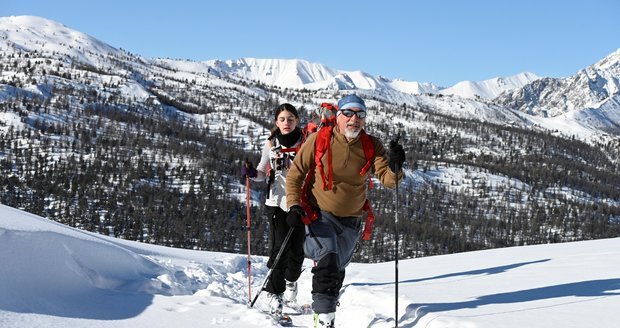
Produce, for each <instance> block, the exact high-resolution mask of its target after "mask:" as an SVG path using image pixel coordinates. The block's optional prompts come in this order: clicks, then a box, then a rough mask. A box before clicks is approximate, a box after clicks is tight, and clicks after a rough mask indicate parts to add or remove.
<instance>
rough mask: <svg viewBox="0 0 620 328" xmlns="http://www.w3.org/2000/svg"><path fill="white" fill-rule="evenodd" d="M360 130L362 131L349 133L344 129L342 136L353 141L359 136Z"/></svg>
mask: <svg viewBox="0 0 620 328" xmlns="http://www.w3.org/2000/svg"><path fill="white" fill-rule="evenodd" d="M361 130H362V129H359V130H357V131H351V130H349V129H344V136H345V137H347V139H355V138H357V136H358V135H359V134H360V131H361Z"/></svg>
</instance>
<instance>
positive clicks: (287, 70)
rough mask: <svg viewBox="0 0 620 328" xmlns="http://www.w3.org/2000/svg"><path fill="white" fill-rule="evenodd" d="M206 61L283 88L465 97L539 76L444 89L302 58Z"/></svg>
mask: <svg viewBox="0 0 620 328" xmlns="http://www.w3.org/2000/svg"><path fill="white" fill-rule="evenodd" d="M204 63H205V64H206V65H207V66H209V67H211V68H212V69H213V70H214V71H215V72H218V73H219V74H224V75H232V76H236V77H238V78H241V79H246V80H254V81H260V82H262V83H265V84H267V85H273V86H278V87H281V88H283V89H284V88H293V89H309V90H319V89H336V90H355V89H362V90H377V91H380V92H383V91H384V90H392V91H398V92H402V93H406V94H425V93H439V94H443V95H458V96H461V97H464V98H475V97H481V98H485V99H493V98H495V97H496V96H498V95H499V94H500V93H501V92H503V91H506V90H512V89H516V88H519V87H522V86H524V85H526V84H528V83H530V82H532V81H535V80H537V79H539V77H538V76H536V75H535V74H533V73H521V74H517V75H515V76H511V77H506V78H501V77H498V78H494V79H490V80H486V81H482V82H473V81H463V82H459V83H457V84H456V85H454V86H452V87H448V88H441V87H438V86H436V85H434V84H433V83H430V82H423V83H421V82H416V81H403V80H399V79H396V80H391V79H388V78H385V77H382V76H371V75H369V74H366V73H364V72H361V71H353V72H350V71H342V70H335V69H331V68H329V67H326V66H324V65H321V64H316V63H310V62H308V61H305V60H301V59H256V58H241V59H237V60H227V61H221V60H211V61H206V62H204Z"/></svg>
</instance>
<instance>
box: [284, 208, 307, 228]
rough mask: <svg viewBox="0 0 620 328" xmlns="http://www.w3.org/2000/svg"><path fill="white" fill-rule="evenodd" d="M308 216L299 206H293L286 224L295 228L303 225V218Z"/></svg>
mask: <svg viewBox="0 0 620 328" xmlns="http://www.w3.org/2000/svg"><path fill="white" fill-rule="evenodd" d="M304 216H306V212H305V211H304V209H303V208H301V206H299V205H293V206H291V208H290V209H289V210H288V215H287V216H286V223H287V224H288V226H289V227H291V228H295V227H299V226H301V225H303V222H302V221H301V218H302V217H304Z"/></svg>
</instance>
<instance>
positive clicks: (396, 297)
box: [394, 134, 400, 328]
mask: <svg viewBox="0 0 620 328" xmlns="http://www.w3.org/2000/svg"><path fill="white" fill-rule="evenodd" d="M399 138H400V134H398V135H396V143H398V139H399ZM394 169H395V171H396V172H394V174H396V188H395V193H394V202H395V206H396V209H395V213H394V230H395V234H396V245H395V247H394V257H395V261H394V277H395V278H394V287H395V298H394V312H395V313H394V327H396V328H398V242H399V231H398V172H400V165H398V164H396V166H395V167H394Z"/></svg>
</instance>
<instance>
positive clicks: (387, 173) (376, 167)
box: [371, 137, 405, 189]
mask: <svg viewBox="0 0 620 328" xmlns="http://www.w3.org/2000/svg"><path fill="white" fill-rule="evenodd" d="M371 138H372V141H373V144H374V145H375V160H374V162H373V171H374V174H375V176H376V177H377V178H378V179H379V181H380V182H381V184H382V185H384V186H385V187H387V188H390V189H394V188H396V174H395V173H394V172H392V170H391V169H390V166H389V165H388V156H387V152H386V151H385V147H383V143H381V140H379V139H378V138H375V137H371ZM404 177H405V172H404V171H403V170H400V172H398V181H401V180H402V179H403V178H404Z"/></svg>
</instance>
